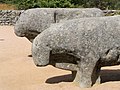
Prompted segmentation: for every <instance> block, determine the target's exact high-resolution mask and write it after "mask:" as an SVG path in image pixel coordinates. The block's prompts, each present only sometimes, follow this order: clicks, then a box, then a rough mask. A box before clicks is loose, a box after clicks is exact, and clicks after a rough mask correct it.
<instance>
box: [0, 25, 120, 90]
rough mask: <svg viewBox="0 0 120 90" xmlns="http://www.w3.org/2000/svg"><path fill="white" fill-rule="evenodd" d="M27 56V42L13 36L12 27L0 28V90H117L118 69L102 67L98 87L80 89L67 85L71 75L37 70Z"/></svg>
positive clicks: (48, 68) (43, 69)
mask: <svg viewBox="0 0 120 90" xmlns="http://www.w3.org/2000/svg"><path fill="white" fill-rule="evenodd" d="M29 55H31V43H30V42H29V41H28V40H27V39H26V38H21V37H17V36H15V34H14V28H13V27H12V26H0V90H120V66H114V67H104V68H102V71H101V78H102V84H100V85H97V86H93V87H92V88H87V89H81V88H79V87H78V86H77V85H75V84H73V83H72V82H71V72H69V71H65V70H61V69H57V68H55V67H52V66H46V67H41V68H40V67H39V68H38V67H36V66H35V65H34V63H33V60H32V57H29Z"/></svg>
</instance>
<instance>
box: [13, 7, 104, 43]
mask: <svg viewBox="0 0 120 90" xmlns="http://www.w3.org/2000/svg"><path fill="white" fill-rule="evenodd" d="M103 15H104V14H103V12H102V10H100V9H97V8H36V9H28V10H26V11H24V12H23V13H22V14H21V15H20V17H19V19H18V21H17V22H16V24H15V33H16V35H17V36H20V37H26V38H27V39H28V40H29V41H31V42H32V41H33V39H34V38H35V37H36V36H37V35H38V34H39V33H41V32H42V31H44V30H45V29H47V28H48V27H50V25H51V24H53V23H58V22H60V21H66V20H69V19H77V18H83V17H100V16H103Z"/></svg>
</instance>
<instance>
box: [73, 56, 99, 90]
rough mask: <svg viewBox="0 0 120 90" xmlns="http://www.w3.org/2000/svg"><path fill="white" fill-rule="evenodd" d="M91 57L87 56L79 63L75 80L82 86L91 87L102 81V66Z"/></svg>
mask: <svg viewBox="0 0 120 90" xmlns="http://www.w3.org/2000/svg"><path fill="white" fill-rule="evenodd" d="M96 61H97V60H93V58H91V57H87V58H85V59H83V60H81V61H80V62H79V63H78V67H79V68H78V70H77V74H76V77H75V80H74V82H76V83H78V84H79V86H80V87H81V88H88V87H91V86H92V85H93V84H96V83H100V75H99V73H100V67H98V64H97V62H96Z"/></svg>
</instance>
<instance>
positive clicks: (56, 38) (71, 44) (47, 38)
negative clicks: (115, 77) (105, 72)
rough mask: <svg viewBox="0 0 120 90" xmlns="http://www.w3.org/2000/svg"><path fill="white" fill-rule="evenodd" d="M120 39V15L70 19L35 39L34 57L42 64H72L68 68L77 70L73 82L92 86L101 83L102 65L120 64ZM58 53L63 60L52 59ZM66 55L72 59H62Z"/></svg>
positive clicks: (37, 62) (81, 85) (55, 25)
mask: <svg viewBox="0 0 120 90" xmlns="http://www.w3.org/2000/svg"><path fill="white" fill-rule="evenodd" d="M119 41H120V16H111V17H110V16H109V17H91V18H81V19H73V20H67V21H64V22H61V23H57V24H54V25H52V26H51V27H49V28H48V29H46V30H44V31H43V32H42V33H40V34H39V35H38V36H37V37H36V38H35V39H34V41H33V45H32V56H33V60H34V63H35V64H36V65H37V66H40V67H42V66H46V65H48V64H51V65H57V66H60V65H61V66H60V67H62V66H63V68H64V67H65V68H66V66H70V67H67V69H68V70H71V71H72V70H73V71H77V74H76V76H75V80H74V81H75V82H77V83H79V85H80V87H83V88H84V87H91V86H92V85H93V84H95V83H100V74H99V73H100V68H101V67H103V66H111V65H118V64H120V58H119V57H120V42H119ZM41 52H42V53H41ZM58 54H59V55H60V58H61V59H60V60H58V59H52V61H51V60H50V57H51V56H53V55H58ZM66 55H70V56H72V57H73V59H64V58H63V59H62V56H66ZM49 56H50V57H49ZM58 57H59V56H58ZM74 57H76V59H75V58H74ZM59 63H60V64H59ZM62 64H63V65H62ZM74 67H75V68H74Z"/></svg>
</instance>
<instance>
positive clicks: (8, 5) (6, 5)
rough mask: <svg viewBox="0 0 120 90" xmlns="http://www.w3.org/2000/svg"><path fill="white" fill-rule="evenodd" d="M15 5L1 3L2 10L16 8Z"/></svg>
mask: <svg viewBox="0 0 120 90" xmlns="http://www.w3.org/2000/svg"><path fill="white" fill-rule="evenodd" d="M14 9H15V6H14V5H10V4H0V10H14Z"/></svg>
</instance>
